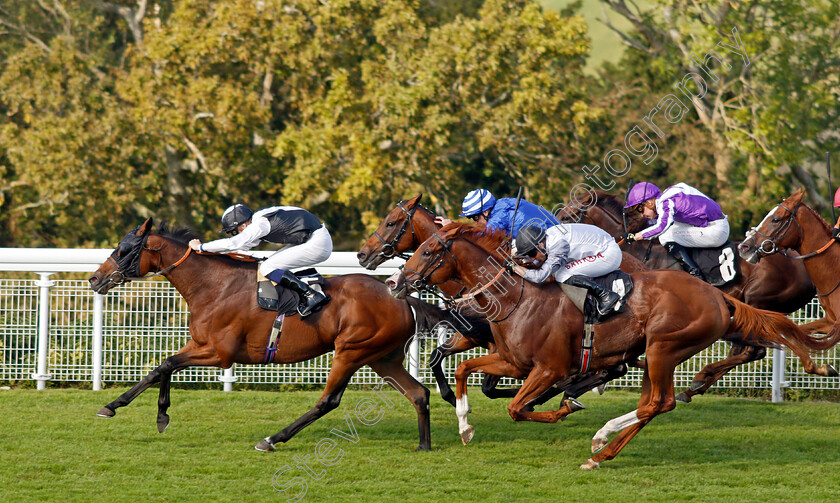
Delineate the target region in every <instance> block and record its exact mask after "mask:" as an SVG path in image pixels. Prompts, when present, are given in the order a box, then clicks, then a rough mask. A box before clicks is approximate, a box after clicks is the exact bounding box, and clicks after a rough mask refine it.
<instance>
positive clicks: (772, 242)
mask: <svg viewBox="0 0 840 503" xmlns="http://www.w3.org/2000/svg"><path fill="white" fill-rule="evenodd" d="M776 208H782V209H783V210H785V211H787V212H788V213H790V215H789V216H788V218H787V219H786V220H785V222H784V224H782V225H781V226H780V227H779V228H778V229H776V230H775V231H773V233H772V235H770V236H768V235H766V234H764V233H762V232H761V231H759V230H758V227H753V228H752V229H750V231H749V232H748V233H747V235H746V239H750V238H752V237H753V236H754V235H758V236H759V237H761V238H763V239H764V240H763V241H762V242H761V244H760V245H758V246H757V247H756V250H757V251H758V253H761V254H762V255H772V254H774V253H777V252H778V253H781V254H782V255H784V256H785V257H787V258H790V259H798V260H802V259H806V258H809V257H813V256H815V255H818V254H820V253H822V251H824V249H825V248H827V246H826V247H824V248H823V249H821V250H820V251H817V252H814V253H809V254H808V255H800V256H797V257H792V256H790V255H788V254H787V253H786V251H787V250H786V249H781V248H779V245H778V244H776V242H777V241H780V240H781V239H783V238H784V237H785V236H786V235H787V233H788V231H789V230H790V228H791V227H792V224H793V222H796V226H797V228H798V231H799V241H797V243H796V244H795V245H794V247H795V246H798V245H800V244H802V224H800V223H799V220H797V219H796V214H797V212H799V208H800V205H796V207H795V208H794V209H792V210H791V209H790V208H788V207H787V206H785V205H783V204H781V203H779V204H777V205H776ZM759 226H760V224H759ZM746 239H745V240H746ZM788 248H791V247H788Z"/></svg>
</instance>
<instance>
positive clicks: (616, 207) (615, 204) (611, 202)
mask: <svg viewBox="0 0 840 503" xmlns="http://www.w3.org/2000/svg"><path fill="white" fill-rule="evenodd" d="M595 196H596V201H595V205H596V206H599V207H601V208H603V209H604V210H606V211H609V212H610V213H612V214H614V215H621V214H622V213H624V201H622V200H620V199H619V198H618V196H616V195H614V194H610V193H608V192H603V191H600V190H597V191H595Z"/></svg>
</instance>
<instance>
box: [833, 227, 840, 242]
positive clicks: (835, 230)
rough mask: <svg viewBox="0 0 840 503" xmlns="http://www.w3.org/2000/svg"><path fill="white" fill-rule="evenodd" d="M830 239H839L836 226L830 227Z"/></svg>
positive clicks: (839, 235)
mask: <svg viewBox="0 0 840 503" xmlns="http://www.w3.org/2000/svg"><path fill="white" fill-rule="evenodd" d="M831 239H833V240H835V241H840V229H838V228H837V227H832V228H831Z"/></svg>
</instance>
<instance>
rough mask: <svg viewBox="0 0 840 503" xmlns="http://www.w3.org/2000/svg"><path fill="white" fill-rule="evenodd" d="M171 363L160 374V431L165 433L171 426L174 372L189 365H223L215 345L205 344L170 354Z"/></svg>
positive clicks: (158, 418)
mask: <svg viewBox="0 0 840 503" xmlns="http://www.w3.org/2000/svg"><path fill="white" fill-rule="evenodd" d="M169 359H171V360H172V361H171V364H170V365H169V367H167V371H166V372H161V374H160V394H159V395H158V415H157V427H158V432H159V433H163V432H164V431H166V428H167V427H168V426H169V415H168V414H167V413H166V411H167V410H168V409H169V405H170V401H169V391H170V389H171V382H172V374H174V373H175V372H178V371H181V370H184V369H185V368H187V367H221V365H222V362H221V359H220V358H219V356H218V354H217V353H216V348H215V347H213V346H209V345H207V346H203V347H200V348H197V349H189V350H186V351H185V350H181V352H179V353H178V354H176V355H173V356H170V357H169V358H167V360H169Z"/></svg>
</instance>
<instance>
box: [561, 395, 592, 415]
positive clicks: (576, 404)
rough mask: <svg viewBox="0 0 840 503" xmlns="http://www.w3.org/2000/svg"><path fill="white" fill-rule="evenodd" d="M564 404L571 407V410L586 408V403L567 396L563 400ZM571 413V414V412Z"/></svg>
mask: <svg viewBox="0 0 840 503" xmlns="http://www.w3.org/2000/svg"><path fill="white" fill-rule="evenodd" d="M563 405H565V406H567V407H569V410H571V411H572V412H577V411H579V410H583V409H585V408H586V406H585V405H583V404H582V403H581V402H579V401H577V400H575V399H574V398H567V399H565V400H563ZM569 414H571V412H570V413H569Z"/></svg>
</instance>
